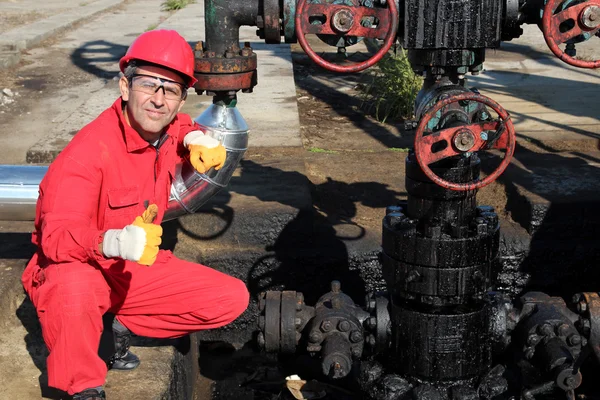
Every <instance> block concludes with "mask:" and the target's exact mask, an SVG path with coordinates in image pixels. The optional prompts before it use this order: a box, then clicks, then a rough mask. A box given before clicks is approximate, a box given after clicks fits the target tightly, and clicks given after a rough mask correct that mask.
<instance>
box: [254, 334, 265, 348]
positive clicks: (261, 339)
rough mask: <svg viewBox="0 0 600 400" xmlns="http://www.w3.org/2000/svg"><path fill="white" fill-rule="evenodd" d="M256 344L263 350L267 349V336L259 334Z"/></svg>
mask: <svg viewBox="0 0 600 400" xmlns="http://www.w3.org/2000/svg"><path fill="white" fill-rule="evenodd" d="M256 342H257V343H258V347H260V348H261V349H264V348H265V334H264V333H262V332H258V336H256Z"/></svg>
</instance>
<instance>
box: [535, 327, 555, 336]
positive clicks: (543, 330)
mask: <svg viewBox="0 0 600 400" xmlns="http://www.w3.org/2000/svg"><path fill="white" fill-rule="evenodd" d="M538 333H539V334H540V335H542V336H551V335H553V334H554V329H552V325H550V324H543V325H540V326H538Z"/></svg>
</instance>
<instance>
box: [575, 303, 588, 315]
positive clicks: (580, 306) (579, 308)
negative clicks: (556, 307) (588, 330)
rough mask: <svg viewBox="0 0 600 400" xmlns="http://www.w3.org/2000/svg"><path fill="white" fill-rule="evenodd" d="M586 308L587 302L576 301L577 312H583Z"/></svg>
mask: <svg viewBox="0 0 600 400" xmlns="http://www.w3.org/2000/svg"><path fill="white" fill-rule="evenodd" d="M587 309H588V307H587V303H586V302H585V300H582V301H580V302H579V303H577V312H578V313H579V314H583V313H584V312H586V311H587Z"/></svg>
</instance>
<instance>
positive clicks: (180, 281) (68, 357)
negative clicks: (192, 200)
mask: <svg viewBox="0 0 600 400" xmlns="http://www.w3.org/2000/svg"><path fill="white" fill-rule="evenodd" d="M120 68H121V71H122V72H123V73H124V76H123V77H122V78H121V79H120V81H119V87H120V91H121V97H120V98H119V99H118V100H117V101H115V103H114V104H113V105H112V107H110V108H109V109H107V110H106V111H104V112H103V113H102V114H101V115H100V116H99V117H98V118H97V119H96V120H94V121H93V122H92V123H90V124H89V125H87V126H86V127H84V128H83V129H82V130H81V131H80V132H79V133H78V134H77V135H75V137H74V138H73V140H72V141H71V143H69V145H68V146H67V147H66V148H65V149H64V150H63V151H62V152H61V153H60V155H59V156H58V157H57V158H56V160H55V161H54V162H53V163H52V165H51V166H50V168H49V169H48V173H47V175H46V176H45V177H44V179H43V181H42V182H41V184H40V193H39V199H38V203H37V212H36V220H35V231H34V233H33V239H32V240H33V242H34V243H35V244H36V245H37V246H38V251H37V253H36V254H35V255H34V257H33V258H32V259H31V261H30V262H29V264H28V266H27V268H26V269H25V272H24V274H23V278H22V280H23V286H24V287H25V289H26V291H27V293H28V294H29V296H30V298H31V300H32V301H33V304H34V305H35V307H36V310H37V314H38V317H39V319H40V323H41V325H42V333H43V336H44V341H45V342H46V345H47V346H48V350H49V356H48V360H47V367H48V384H49V386H52V387H55V388H58V389H61V390H64V391H66V392H68V393H69V394H70V395H74V396H73V398H74V399H76V400H84V399H86V400H91V399H104V398H105V394H104V390H103V385H104V381H105V377H106V373H107V370H108V368H109V367H112V368H114V369H132V368H135V367H136V366H137V365H138V364H139V359H138V358H137V357H136V356H135V355H133V354H132V353H131V352H129V351H128V349H129V337H130V331H131V332H133V333H135V334H137V335H141V336H149V337H156V338H175V337H179V336H183V335H186V334H188V333H190V332H194V331H198V330H202V329H211V328H217V327H220V326H223V325H226V324H228V323H230V322H231V321H233V320H234V319H235V318H237V317H238V316H239V315H240V314H241V313H242V312H243V311H244V310H245V309H246V307H247V305H248V291H247V289H246V286H245V285H244V283H243V282H242V281H240V280H238V279H235V278H233V277H230V276H228V275H225V274H222V273H220V272H218V271H215V270H213V269H210V268H208V267H205V266H203V265H199V264H194V263H191V262H187V261H183V260H179V259H177V258H175V257H174V256H173V255H172V254H171V253H170V252H168V251H163V250H159V249H158V246H159V244H160V242H161V235H162V228H161V226H160V222H161V220H162V218H163V215H164V212H165V210H166V207H167V202H168V199H169V191H170V186H171V180H172V177H173V174H174V169H175V165H176V164H177V163H178V162H180V161H181V159H182V157H186V156H188V155H189V156H190V161H191V162H192V165H194V167H195V168H196V169H197V170H199V171H200V172H205V171H206V170H207V169H210V168H213V167H215V168H217V169H218V168H220V167H221V166H222V165H223V162H224V160H225V149H224V148H223V146H221V145H220V144H219V143H218V142H217V141H216V140H215V139H212V138H210V137H209V136H205V135H204V134H203V132H202V131H201V130H200V127H199V126H198V125H195V124H193V123H192V121H191V119H190V117H189V116H186V115H184V114H178V112H179V111H180V110H181V107H182V106H183V104H184V103H185V99H186V94H187V88H188V87H191V86H192V85H193V84H194V83H195V82H196V79H194V56H193V52H192V49H191V48H190V46H189V45H188V44H187V42H186V41H185V40H184V39H183V38H182V37H181V36H180V35H179V34H178V33H177V32H175V31H167V30H158V31H150V32H146V33H144V34H142V35H141V36H140V37H138V38H137V39H136V40H135V41H134V43H133V44H132V45H131V47H130V48H129V50H128V51H127V54H126V55H125V56H124V57H123V58H122V59H121V61H120ZM106 312H110V313H114V314H115V315H116V317H115V322H114V323H113V331H114V335H115V344H116V346H115V347H116V350H117V351H116V353H115V356H113V358H112V359H111V361H110V363H109V364H110V365H108V366H107V365H106V363H105V362H104V361H103V360H102V359H101V358H100V357H99V356H98V345H99V342H100V335H101V333H102V330H103V323H102V316H103V314H104V313H106Z"/></svg>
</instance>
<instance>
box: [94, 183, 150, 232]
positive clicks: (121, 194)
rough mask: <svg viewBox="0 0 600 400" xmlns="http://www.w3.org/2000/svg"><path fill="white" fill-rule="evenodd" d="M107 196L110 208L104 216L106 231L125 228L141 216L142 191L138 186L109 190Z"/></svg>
mask: <svg viewBox="0 0 600 400" xmlns="http://www.w3.org/2000/svg"><path fill="white" fill-rule="evenodd" d="M107 195H108V207H107V208H106V212H105V216H104V227H105V229H113V228H123V227H124V226H125V225H129V224H131V223H132V222H133V220H134V219H135V217H137V216H138V215H139V214H141V210H140V208H139V207H138V205H139V203H140V190H139V188H138V187H137V186H130V187H125V188H118V189H109V190H108V191H107ZM142 211H143V210H142Z"/></svg>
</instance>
